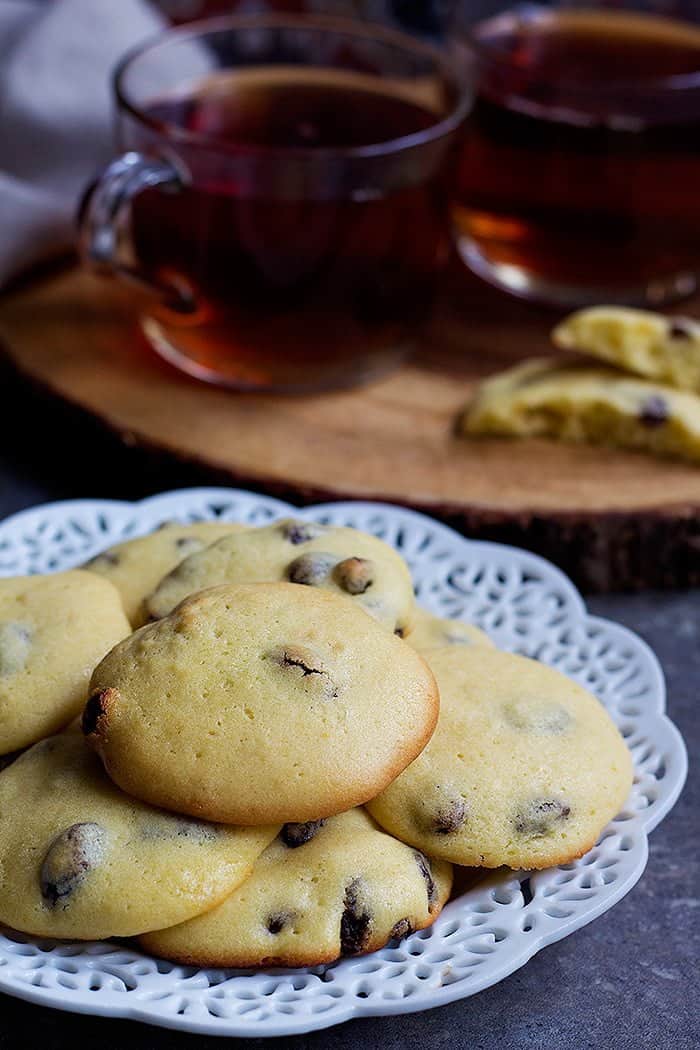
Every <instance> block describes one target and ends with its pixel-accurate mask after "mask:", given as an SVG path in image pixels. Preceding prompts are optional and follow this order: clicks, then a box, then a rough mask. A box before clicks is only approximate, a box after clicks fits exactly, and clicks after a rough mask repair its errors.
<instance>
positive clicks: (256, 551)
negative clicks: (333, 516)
mask: <svg viewBox="0 0 700 1050" xmlns="http://www.w3.org/2000/svg"><path fill="white" fill-rule="evenodd" d="M278 580H288V581H289V582H290V583H301V584H305V585H307V586H311V587H322V588H324V589H327V590H330V591H332V592H334V593H335V594H338V595H343V596H344V597H346V598H351V599H352V600H353V602H354V603H355V604H357V605H360V606H362V608H363V609H365V610H366V611H367V612H368V613H370V615H372V616H373V617H374V618H375V619H376V620H379V621H380V622H381V623H383V624H386V626H387V627H389V628H390V629H391V630H392V631H396V633H397V634H406V633H407V632H408V631H410V629H411V626H412V622H413V613H414V600H413V583H412V581H411V574H410V572H409V571H408V566H407V565H406V563H405V562H404V560H403V558H402V557H401V556H400V555H399V554H397V552H396V551H395V550H392V548H391V547H389V546H387V544H386V543H383V542H382V540H378V539H377V538H376V537H375V536H369V535H368V534H367V533H365V532H359V531H358V530H357V529H347V528H338V527H335V526H333V527H332V526H327V525H317V524H316V523H315V522H313V521H295V520H293V519H287V520H285V521H279V522H276V523H275V524H273V525H268V526H265V527H264V528H260V529H248V530H246V531H245V532H242V533H239V534H237V535H234V536H226V537H224V539H221V540H219V541H218V542H216V543H213V544H212V545H211V546H210V547H208V548H207V549H206V550H204V551H201V552H200V553H196V554H192V555H191V556H190V557H189V558H186V559H185V560H184V561H183V562H182V563H181V564H180V565H178V566H177V568H175V569H174V570H173V571H172V572H171V573H170V574H169V575H168V576H166V577H165V579H164V580H162V581H161V583H160V584H159V586H158V587H157V588H156V589H155V591H154V592H153V594H152V595H150V597H149V598H147V599H146V608H147V610H148V613H149V614H150V617H151V618H152V619H154V620H157V619H160V617H161V616H167V614H168V613H169V612H171V611H172V609H174V607H175V606H176V605H177V604H178V603H179V602H181V601H182V600H183V598H186V597H187V596H188V595H189V594H193V593H194V592H195V591H201V590H203V589H204V588H205V587H214V586H216V585H217V584H222V583H272V582H275V581H278Z"/></svg>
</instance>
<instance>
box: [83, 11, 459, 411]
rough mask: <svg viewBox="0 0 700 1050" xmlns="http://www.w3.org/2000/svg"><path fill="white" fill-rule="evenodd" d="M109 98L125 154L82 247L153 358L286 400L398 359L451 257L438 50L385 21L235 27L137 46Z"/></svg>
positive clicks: (444, 59)
mask: <svg viewBox="0 0 700 1050" xmlns="http://www.w3.org/2000/svg"><path fill="white" fill-rule="evenodd" d="M115 90H116V97H117V108H118V136H119V145H120V147H121V148H122V149H123V150H124V151H125V152H124V153H123V154H122V155H121V156H120V157H119V158H117V159H116V160H114V161H113V162H112V163H111V164H110V165H109V166H108V167H107V168H106V170H105V171H104V172H103V173H102V175H101V177H100V178H99V179H98V181H97V183H96V184H95V185H94V186H93V187H92V188H91V190H90V191H89V192H88V194H87V196H86V199H85V201H84V204H83V207H82V210H81V218H80V226H81V249H82V254H83V257H84V259H86V260H87V261H88V262H89V263H91V264H92V265H93V266H95V267H97V268H99V269H101V270H102V271H106V272H112V273H116V274H117V275H118V276H120V275H121V276H124V277H127V278H134V277H136V278H137V279H138V280H139V281H140V282H141V283H145V284H146V285H147V286H149V287H150V288H151V289H152V290H153V293H154V294H153V299H152V303H151V305H150V307H149V308H148V309H147V310H146V313H145V315H144V316H143V318H142V326H143V330H144V332H145V334H146V336H147V338H148V340H149V342H150V343H151V345H152V346H153V347H154V348H155V349H156V350H157V351H158V353H160V354H161V355H162V356H163V357H165V358H167V359H168V360H169V361H170V362H172V363H173V364H175V365H176V366H178V367H179V368H181V369H183V370H184V371H186V372H188V373H190V374H191V375H194V376H196V377H198V378H200V379H204V380H208V381H210V382H213V383H218V384H221V385H224V386H228V387H232V388H235V389H240V390H276V391H288V392H301V391H312V390H320V389H327V388H332V387H340V386H349V385H352V384H355V383H358V382H362V381H364V380H367V379H369V378H370V377H373V376H376V375H377V374H380V373H382V372H384V371H386V370H387V369H390V368H391V367H393V366H394V365H396V364H397V363H398V362H399V361H400V360H401V358H402V357H403V356H404V355H405V353H406V352H407V350H409V349H410V348H411V345H412V343H413V340H414V338H415V335H416V332H417V330H418V328H419V326H420V325H421V323H422V322H423V320H424V318H425V317H426V314H427V313H428V311H429V308H430V304H431V300H432V298H433V293H434V289H435V284H436V280H437V278H438V275H439V273H440V271H441V269H442V267H443V265H444V263H445V261H446V259H447V256H448V252H449V222H448V217H447V214H446V210H447V194H446V190H445V185H444V183H445V178H446V174H447V169H448V167H449V161H450V157H451V153H452V147H453V144H454V141H455V135H456V132H457V130H458V128H459V127H460V125H461V124H462V123H463V120H464V117H465V115H466V112H467V109H468V104H469V97H468V92H467V90H466V86H465V84H464V82H463V80H462V79H461V77H460V74H459V72H458V71H457V70H456V69H455V67H453V65H452V64H451V61H450V58H449V57H448V56H447V55H444V54H442V53H441V52H440V51H439V50H438V49H436V48H432V47H431V46H428V45H426V44H422V43H420V42H418V41H415V40H413V39H412V38H411V37H409V36H403V35H402V34H400V33H397V32H394V31H392V30H388V29H384V28H382V27H378V26H362V25H361V24H355V23H353V22H343V21H339V20H333V19H324V18H319V17H315V16H314V17H306V16H299V17H297V16H294V17H292V16H276V15H269V16H265V15H260V16H250V17H231V18H227V19H218V20H215V21H209V22H201V23H196V24H194V25H192V26H188V27H186V28H183V29H176V30H171V31H170V32H167V33H165V34H164V35H163V36H161V37H160V38H159V39H157V40H156V41H154V42H152V43H148V44H146V45H145V46H143V47H141V48H139V49H138V50H137V51H136V52H135V53H133V54H131V55H130V56H128V57H127V58H126V60H125V61H124V62H123V63H122V64H121V66H120V68H119V69H118V71H117V73H116V77H115Z"/></svg>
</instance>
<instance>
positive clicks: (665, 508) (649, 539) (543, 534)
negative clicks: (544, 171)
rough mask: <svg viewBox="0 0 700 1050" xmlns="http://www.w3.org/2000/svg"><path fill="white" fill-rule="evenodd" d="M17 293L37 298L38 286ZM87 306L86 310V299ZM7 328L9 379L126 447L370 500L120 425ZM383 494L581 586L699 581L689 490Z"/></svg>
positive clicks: (316, 497)
mask: <svg viewBox="0 0 700 1050" xmlns="http://www.w3.org/2000/svg"><path fill="white" fill-rule="evenodd" d="M42 287H43V285H42ZM20 294H21V295H22V296H24V297H26V296H27V295H28V294H29V295H30V296H35V297H36V296H38V297H39V298H40V296H41V289H39V290H38V292H35V291H33V290H32V291H30V292H29V293H27V292H26V291H23V292H22V293H20ZM489 294H490V293H489ZM2 306H3V304H2V303H0V318H2V319H3V320H5V317H4V312H3V308H2ZM91 309H93V310H94V309H95V304H94V302H93V304H92V306H91ZM21 312H22V311H20V313H21ZM107 320H108V321H109V320H113V318H110V317H108V318H107ZM15 326H16V316H15V318H14V324H11V326H10V328H11V332H10V338H9V339H8V340H7V341H6V343H5V344H4V345H3V346H2V348H1V352H2V356H3V358H4V359H5V360H6V361H7V362H9V364H10V366H11V368H12V370H13V371H14V372H15V373H16V375H17V376H18V377H21V378H22V380H23V381H24V382H27V383H29V384H31V386H32V387H33V388H34V389H36V390H39V391H42V392H43V394H44V395H45V396H50V397H57V398H59V399H60V400H61V401H62V402H63V403H64V404H65V405H67V406H70V407H71V409H72V410H74V412H79V413H80V414H81V415H82V416H83V417H85V418H91V419H92V420H94V421H96V422H98V423H99V425H100V426H102V427H104V428H106V429H108V430H109V431H111V432H112V433H113V434H115V435H116V436H117V437H118V438H119V440H120V441H121V442H123V443H124V444H126V445H130V446H134V445H136V446H138V447H139V448H142V449H143V450H145V451H146V452H148V453H149V454H150V455H151V456H154V455H155V456H167V457H173V458H175V459H177V460H178V461H179V462H181V463H183V464H187V465H189V466H193V467H195V468H197V469H198V471H201V474H202V476H203V477H206V478H207V479H208V480H212V481H217V482H222V483H234V484H237V485H240V486H242V487H246V486H247V487H251V486H252V487H254V488H257V489H260V490H263V491H266V492H269V493H271V494H275V495H278V496H280V497H284V498H287V499H290V500H292V501H293V502H296V503H304V502H310V501H322V500H326V499H338V498H340V499H352V498H356V499H377V498H378V496H377V492H376V491H362V488H361V486H356V487H355V488H351V489H348V487H347V486H343V487H342V490H339V489H338V488H334V487H332V486H328V485H325V484H318V485H317V484H314V483H309V482H308V480H299V479H294V478H291V477H290V478H289V479H286V478H285V479H282V478H280V476H279V475H277V476H273V475H271V474H267V473H266V472H265V471H264V470H254V471H250V470H246V471H241V470H240V469H238V468H237V466H236V465H235V464H232V463H230V462H222V461H219V460H217V456H216V454H215V453H212V454H211V455H206V456H203V455H201V454H198V453H197V452H195V451H193V450H192V449H187V448H183V447H181V446H178V445H177V444H175V443H173V441H172V440H170V439H169V438H168V437H167V436H165V437H162V438H160V437H154V435H153V433H150V432H146V431H144V430H142V429H140V428H139V426H138V425H134V423H133V421H132V422H131V423H130V424H129V425H128V426H127V425H125V424H124V423H123V422H122V421H120V420H119V419H115V418H114V417H113V416H110V414H109V413H104V412H101V411H99V410H97V409H96V407H95V405H94V404H93V403H89V402H86V401H85V400H84V399H82V398H81V397H80V396H79V394H77V393H75V392H74V393H73V394H71V393H70V392H69V391H67V389H66V387H65V383H62V384H59V385H57V384H56V382H54V381H53V380H52V376H51V374H50V373H49V374H40V370H39V371H38V370H37V368H36V367H35V365H33V364H30V363H28V361H27V359H26V356H25V355H24V354H23V352H22V349H23V347H22V344H23V339H22V338H18V337H17V336H18V330H17V328H16V327H15ZM12 329H14V331H12ZM203 389H206V388H203ZM699 491H700V490H699ZM385 499H386V502H393V503H399V504H403V505H408V506H411V507H414V508H415V509H417V510H421V511H424V512H426V513H429V514H431V515H433V516H435V517H437V518H439V519H441V520H443V521H445V522H446V523H447V524H449V525H451V526H453V527H454V528H457V529H458V530H459V531H460V532H463V533H464V534H465V535H468V536H470V537H472V538H476V539H485V540H490V541H495V542H502V543H510V544H513V545H515V546H522V547H525V548H527V549H529V550H532V551H535V552H536V553H538V554H541V555H542V556H544V557H545V558H548V559H549V560H551V561H553V562H554V563H555V564H557V565H559V566H560V567H561V568H562V569H563V570H564V571H565V572H566V573H567V574H568V575H569V576H571V578H572V579H573V580H574V581H575V582H576V583H577V584H578V585H579V586H580V587H581V588H582V589H583V590H586V591H590V592H606V591H615V590H639V589H642V588H647V587H658V588H669V587H688V586H693V585H698V584H700V499H696V498H695V487H694V486H693V493H692V498H689V499H688V500H687V501H683V500H680V501H679V500H673V501H671V502H669V503H668V504H664V505H659V506H654V507H641V508H615V507H610V508H609V509H607V510H605V511H601V510H600V509H596V510H595V511H587V510H585V509H581V508H576V509H573V510H572V509H570V508H566V507H560V508H556V507H553V508H549V507H548V508H547V509H546V511H545V510H544V509H542V508H537V507H532V508H528V507H522V508H519V509H517V511H516V510H514V509H513V508H512V507H511V508H504V507H501V506H498V505H494V504H490V503H483V502H474V503H470V502H469V501H468V500H460V501H450V500H434V499H429V500H425V499H423V498H421V497H420V496H416V495H412V494H411V493H410V492H406V493H405V494H401V496H400V497H397V496H396V495H393V494H391V493H390V494H389V495H388V496H387V497H385Z"/></svg>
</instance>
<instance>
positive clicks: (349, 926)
mask: <svg viewBox="0 0 700 1050" xmlns="http://www.w3.org/2000/svg"><path fill="white" fill-rule="evenodd" d="M302 830H303V832H304V833H303V834H302V835H301V836H300V837H299V838H297V837H296V833H295V836H293V837H292V838H289V837H288V835H286V831H287V829H286V828H285V830H284V831H283V833H282V835H280V837H279V838H277V839H275V841H274V842H273V843H272V845H271V846H268V847H267V849H266V850H265V852H264V853H263V855H262V856H261V857H260V859H259V860H258V861H257V862H256V864H255V867H254V869H253V874H252V875H251V876H250V878H249V879H248V880H247V881H246V882H245V883H244V884H243V885H242V886H240V887H239V888H238V889H237V890H235V891H234V892H233V893H232V894H231V896H230V897H228V898H227V899H226V900H225V901H224V902H223V904H220V905H219V906H218V908H215V909H214V910H213V911H210V912H209V913H208V914H207V915H202V916H200V917H198V918H196V919H191V920H190V921H189V922H186V923H183V924H182V925H180V926H175V927H172V928H171V929H168V930H159V931H158V932H157V933H150V934H147V935H146V936H145V937H142V938H141V944H142V946H143V947H144V948H145V949H146V950H147V951H149V952H152V953H153V954H155V955H161V956H164V957H165V958H166V959H175V960H177V961H178V962H184V963H190V964H192V965H195V966H316V965H318V964H321V963H329V962H332V961H333V960H334V959H337V958H338V957H339V956H341V955H360V954H364V953H365V952H372V951H376V950H377V949H378V948H382V947H383V946H384V945H385V944H386V943H387V941H390V940H391V939H393V938H398V937H406V936H407V935H408V934H409V933H411V932H412V931H413V930H421V929H423V928H424V927H425V926H429V925H430V924H431V923H432V922H434V921H435V919H436V918H437V916H438V915H439V913H440V911H441V909H442V907H443V905H444V903H445V901H446V900H447V898H448V896H449V893H450V887H451V885H452V869H451V865H449V864H446V863H445V862H444V861H432V862H431V861H429V860H428V858H427V857H425V856H424V855H423V854H422V853H419V852H418V851H417V850H415V849H413V847H412V846H405V845H404V844H403V843H402V842H398V841H397V840H396V839H394V838H392V837H391V835H387V834H386V833H385V832H383V831H382V830H381V829H380V828H378V827H377V826H376V825H375V823H374V821H373V820H372V819H371V818H370V817H369V816H368V814H367V813H366V812H365V811H364V810H362V809H353V810H350V812H349V813H341V814H340V815H339V816H336V817H330V818H329V819H328V820H327V821H325V822H322V823H321V825H320V826H319V825H315V826H314V827H312V828H311V829H310V830H311V833H310V834H309V833H307V829H306V828H304V829H302Z"/></svg>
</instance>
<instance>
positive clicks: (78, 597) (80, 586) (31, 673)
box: [0, 571, 131, 754]
mask: <svg viewBox="0 0 700 1050" xmlns="http://www.w3.org/2000/svg"><path fill="white" fill-rule="evenodd" d="M130 631H131V627H130V626H129V623H128V622H127V619H126V617H125V616H124V611H123V609H122V605H121V601H120V600H119V594H118V593H117V591H116V590H115V589H114V587H113V586H112V584H111V583H109V582H108V581H107V580H101V579H99V578H98V577H97V576H94V575H93V574H92V573H89V572H80V571H74V572H61V573H56V574H55V575H50V576H13V577H5V578H2V579H0V754H8V753H9V752H11V751H18V750H20V749H21V748H24V747H27V746H28V745H29V744H33V743H34V742H35V741H36V740H40V739H41V738H42V737H44V736H49V735H50V734H51V733H55V732H57V730H59V729H61V727H62V726H64V725H66V723H67V722H69V721H70V720H71V718H74V717H75V716H76V714H77V713H78V712H79V711H80V709H81V708H82V706H83V704H84V703H85V699H86V697H87V687H88V682H89V680H90V674H91V673H92V670H93V668H94V667H95V665H96V664H97V662H98V661H99V660H101V659H102V657H103V656H104V655H105V653H106V652H108V651H109V650H110V649H111V648H112V646H113V645H115V644H116V643H117V642H118V641H120V640H121V639H122V638H124V637H125V636H126V635H127V634H129V632H130Z"/></svg>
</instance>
